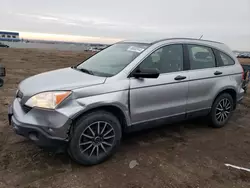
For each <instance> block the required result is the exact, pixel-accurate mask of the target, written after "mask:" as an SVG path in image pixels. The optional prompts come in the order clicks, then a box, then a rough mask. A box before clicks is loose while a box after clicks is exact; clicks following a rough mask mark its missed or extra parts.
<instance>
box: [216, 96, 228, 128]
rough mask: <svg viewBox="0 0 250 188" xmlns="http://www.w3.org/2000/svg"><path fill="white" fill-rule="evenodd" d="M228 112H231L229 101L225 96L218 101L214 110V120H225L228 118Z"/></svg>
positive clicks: (221, 121)
mask: <svg viewBox="0 0 250 188" xmlns="http://www.w3.org/2000/svg"><path fill="white" fill-rule="evenodd" d="M230 112H231V103H230V101H229V100H228V99H226V98H224V99H222V100H221V101H220V102H219V103H218V105H217V107H216V110H215V117H216V120H217V121H218V122H220V123H223V122H225V121H226V120H227V119H228V117H229V114H230Z"/></svg>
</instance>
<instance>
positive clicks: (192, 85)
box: [9, 38, 244, 165]
mask: <svg viewBox="0 0 250 188" xmlns="http://www.w3.org/2000/svg"><path fill="white" fill-rule="evenodd" d="M242 76H243V69H242V67H241V65H240V64H239V62H238V60H237V59H236V57H235V55H234V54H233V52H232V51H231V50H230V49H229V48H228V47H227V46H226V45H224V44H222V43H219V42H213V41H206V40H196V39H183V38H170V39H161V40H154V41H149V40H141V41H122V42H118V43H116V44H114V45H112V46H110V47H108V48H106V49H104V50H103V51H101V52H99V53H97V54H96V55H94V56H92V57H90V58H89V59H87V60H86V61H84V62H83V63H80V64H79V65H76V66H73V67H68V68H63V69H59V70H54V71H50V72H45V73H42V74H38V75H36V76H32V77H30V78H28V79H25V80H24V81H22V82H21V83H20V85H19V87H18V90H17V93H16V98H15V100H14V102H13V104H12V105H11V106H10V107H9V120H10V124H11V125H12V126H13V128H14V130H15V131H16V133H17V134H19V135H23V136H25V137H27V138H29V139H31V140H33V141H34V142H35V143H36V144H37V145H39V146H42V147H49V148H56V149H58V148H64V149H67V151H68V153H69V155H70V156H71V158H72V159H73V160H75V161H76V162H78V163H80V164H84V165H94V164H98V163H101V162H103V161H104V160H106V159H107V158H108V157H110V156H111V155H112V154H113V153H114V152H115V150H116V148H117V146H118V145H119V143H120V140H121V137H122V135H123V133H124V132H126V131H130V130H135V129H141V128H146V127H148V126H155V125H160V124H162V123H164V124H165V123H171V122H174V121H180V120H185V119H189V118H193V117H198V116H207V117H208V118H209V120H210V121H211V125H212V126H213V127H216V128H219V127H222V126H224V125H225V124H226V123H227V122H228V120H229V118H230V116H231V114H232V111H233V110H235V108H236V104H237V102H239V101H240V100H241V99H242V98H243V93H244V90H243V89H242Z"/></svg>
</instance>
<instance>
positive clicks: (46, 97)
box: [25, 91, 71, 109]
mask: <svg viewBox="0 0 250 188" xmlns="http://www.w3.org/2000/svg"><path fill="white" fill-rule="evenodd" d="M70 94H71V91H54V92H44V93H39V94H37V95H34V96H33V97H31V98H30V99H29V100H28V101H27V102H26V103H25V105H27V106H29V107H40V108H49V109H55V108H56V106H57V105H59V104H60V103H61V102H62V101H63V100H64V99H65V98H67V97H68V96H69V95H70Z"/></svg>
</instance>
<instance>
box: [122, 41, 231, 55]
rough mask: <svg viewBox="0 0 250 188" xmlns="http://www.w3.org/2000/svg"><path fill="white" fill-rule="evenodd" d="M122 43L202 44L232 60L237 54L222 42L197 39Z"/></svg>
mask: <svg viewBox="0 0 250 188" xmlns="http://www.w3.org/2000/svg"><path fill="white" fill-rule="evenodd" d="M122 42H131V43H142V44H148V45H154V44H157V43H160V42H164V43H165V42H166V43H172V42H178V43H194V44H198V45H199V44H201V45H205V46H209V47H212V48H215V49H219V50H220V51H222V52H224V53H226V54H228V55H230V56H231V57H232V58H235V54H234V53H233V52H232V51H231V49H230V48H229V47H228V46H227V45H225V44H223V43H221V42H216V41H211V40H203V39H195V38H160V39H144V40H125V41H122Z"/></svg>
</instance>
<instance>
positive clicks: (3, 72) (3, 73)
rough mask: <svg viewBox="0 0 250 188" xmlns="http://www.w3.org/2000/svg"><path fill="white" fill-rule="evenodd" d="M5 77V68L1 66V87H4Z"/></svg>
mask: <svg viewBox="0 0 250 188" xmlns="http://www.w3.org/2000/svg"><path fill="white" fill-rule="evenodd" d="M5 75H6V72H5V67H4V66H3V65H1V64H0V87H2V86H3V84H4V77H5Z"/></svg>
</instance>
